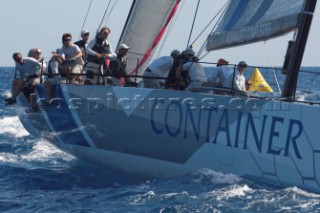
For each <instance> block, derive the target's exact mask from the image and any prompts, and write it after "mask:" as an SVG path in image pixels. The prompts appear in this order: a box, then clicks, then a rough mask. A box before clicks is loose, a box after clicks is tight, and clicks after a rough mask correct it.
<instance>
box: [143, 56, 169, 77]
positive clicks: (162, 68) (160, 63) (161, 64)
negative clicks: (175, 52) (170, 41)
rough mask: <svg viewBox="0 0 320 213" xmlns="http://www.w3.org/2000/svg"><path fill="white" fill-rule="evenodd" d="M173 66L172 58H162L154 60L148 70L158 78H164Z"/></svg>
mask: <svg viewBox="0 0 320 213" xmlns="http://www.w3.org/2000/svg"><path fill="white" fill-rule="evenodd" d="M172 65H173V58H172V57H171V56H162V57H160V58H157V59H156V60H154V61H153V62H152V63H151V64H150V65H149V66H148V68H149V69H150V70H151V71H152V73H155V74H157V75H158V76H159V77H162V78H166V77H167V76H168V74H169V71H170V69H171V67H172Z"/></svg>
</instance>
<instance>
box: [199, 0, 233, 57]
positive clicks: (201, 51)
mask: <svg viewBox="0 0 320 213" xmlns="http://www.w3.org/2000/svg"><path fill="white" fill-rule="evenodd" d="M230 3H231V0H229V1H228V2H227V3H226V4H225V5H223V7H222V8H221V9H220V10H219V12H218V13H217V15H215V17H214V18H213V20H214V19H216V18H217V17H218V15H219V14H221V15H220V17H219V19H218V20H217V22H216V24H215V25H214V26H213V28H212V30H211V31H210V33H209V35H210V34H211V33H213V31H214V30H215V29H216V27H217V26H218V23H219V22H220V21H221V19H222V17H223V14H225V13H226V11H227V9H228V7H227V6H228V5H229V4H230ZM213 20H212V21H211V22H210V23H209V24H208V25H207V26H206V28H207V27H209V26H210V24H211V23H212V22H213ZM204 31H205V29H204V30H203V32H202V33H204ZM199 37H200V36H199ZM207 41H208V38H207V39H206V40H205V41H204V42H203V44H202V46H201V48H200V50H199V51H198V54H197V56H198V57H199V58H200V59H203V58H204V57H206V56H207V55H208V54H209V52H208V53H206V54H205V55H204V56H202V57H200V55H201V54H202V53H203V52H204V49H205V46H206V44H207ZM194 42H195V41H194Z"/></svg>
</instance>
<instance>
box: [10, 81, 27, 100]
mask: <svg viewBox="0 0 320 213" xmlns="http://www.w3.org/2000/svg"><path fill="white" fill-rule="evenodd" d="M13 81H14V82H13V83H12V99H16V97H17V96H18V95H19V93H20V92H21V90H22V88H23V85H24V80H23V79H15V80H13Z"/></svg>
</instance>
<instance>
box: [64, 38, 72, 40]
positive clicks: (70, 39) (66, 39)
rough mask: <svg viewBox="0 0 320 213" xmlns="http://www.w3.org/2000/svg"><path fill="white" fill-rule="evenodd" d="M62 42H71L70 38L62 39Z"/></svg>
mask: <svg viewBox="0 0 320 213" xmlns="http://www.w3.org/2000/svg"><path fill="white" fill-rule="evenodd" d="M63 41H71V38H69V39H63Z"/></svg>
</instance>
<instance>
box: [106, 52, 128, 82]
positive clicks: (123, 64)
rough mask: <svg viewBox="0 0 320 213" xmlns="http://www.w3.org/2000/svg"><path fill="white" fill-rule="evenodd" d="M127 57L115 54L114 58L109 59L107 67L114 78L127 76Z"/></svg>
mask: <svg viewBox="0 0 320 213" xmlns="http://www.w3.org/2000/svg"><path fill="white" fill-rule="evenodd" d="M127 63H128V62H127V58H126V57H122V56H120V55H119V54H117V58H116V60H112V61H110V64H109V68H110V71H111V75H112V76H113V77H115V78H120V77H125V76H127V71H126V69H127Z"/></svg>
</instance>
